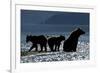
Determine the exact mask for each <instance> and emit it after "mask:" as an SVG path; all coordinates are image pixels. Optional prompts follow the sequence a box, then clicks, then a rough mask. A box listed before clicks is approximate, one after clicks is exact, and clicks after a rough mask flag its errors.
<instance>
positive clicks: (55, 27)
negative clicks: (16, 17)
mask: <svg viewBox="0 0 100 73" xmlns="http://www.w3.org/2000/svg"><path fill="white" fill-rule="evenodd" d="M77 27H80V28H82V29H83V30H84V31H86V32H89V13H75V12H56V11H35V10H21V32H31V33H33V34H37V33H63V32H71V31H72V30H74V29H75V28H77Z"/></svg>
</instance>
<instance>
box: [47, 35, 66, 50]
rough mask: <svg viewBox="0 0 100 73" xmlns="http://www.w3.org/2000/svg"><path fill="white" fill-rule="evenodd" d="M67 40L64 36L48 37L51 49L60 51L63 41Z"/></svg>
mask: <svg viewBox="0 0 100 73" xmlns="http://www.w3.org/2000/svg"><path fill="white" fill-rule="evenodd" d="M63 40H65V37H64V36H59V37H51V38H49V39H48V45H49V48H50V49H51V51H59V47H60V44H61V42H62V41H63Z"/></svg>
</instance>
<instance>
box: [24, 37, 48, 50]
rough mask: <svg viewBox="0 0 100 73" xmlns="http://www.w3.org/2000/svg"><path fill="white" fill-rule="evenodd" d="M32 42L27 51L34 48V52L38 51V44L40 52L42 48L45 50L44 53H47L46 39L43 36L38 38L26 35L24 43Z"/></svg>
mask: <svg viewBox="0 0 100 73" xmlns="http://www.w3.org/2000/svg"><path fill="white" fill-rule="evenodd" d="M29 41H30V42H32V46H31V47H30V49H29V52H30V51H31V50H32V49H33V48H36V51H38V44H39V45H40V49H41V50H40V52H41V51H43V48H45V51H47V39H46V37H45V36H43V35H40V36H32V35H27V37H26V42H29Z"/></svg>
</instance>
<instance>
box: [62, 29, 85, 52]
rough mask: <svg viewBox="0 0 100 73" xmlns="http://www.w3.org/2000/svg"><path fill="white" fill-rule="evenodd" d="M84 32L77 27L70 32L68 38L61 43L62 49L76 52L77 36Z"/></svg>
mask: <svg viewBox="0 0 100 73" xmlns="http://www.w3.org/2000/svg"><path fill="white" fill-rule="evenodd" d="M82 34H85V32H84V31H83V30H82V29H80V28H77V29H76V30H75V31H73V32H72V33H71V35H70V36H69V38H68V39H67V40H65V41H64V44H63V51H65V52H76V48H77V44H78V38H79V37H80V35H82Z"/></svg>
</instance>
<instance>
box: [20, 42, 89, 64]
mask: <svg viewBox="0 0 100 73" xmlns="http://www.w3.org/2000/svg"><path fill="white" fill-rule="evenodd" d="M30 45H31V44H30V43H29V44H25V43H23V44H21V51H22V52H26V51H28V50H29V48H30ZM47 48H48V47H47ZM62 49H63V48H62V45H61V46H60V51H58V52H50V51H49V48H48V52H40V53H39V52H34V49H33V50H32V51H33V52H32V53H31V54H27V55H24V56H21V61H20V62H21V63H34V62H52V61H75V60H89V43H86V42H82V41H81V42H78V45H77V52H64V51H63V50H62Z"/></svg>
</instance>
